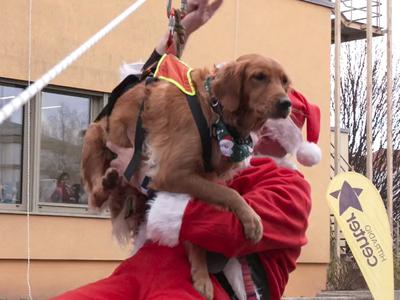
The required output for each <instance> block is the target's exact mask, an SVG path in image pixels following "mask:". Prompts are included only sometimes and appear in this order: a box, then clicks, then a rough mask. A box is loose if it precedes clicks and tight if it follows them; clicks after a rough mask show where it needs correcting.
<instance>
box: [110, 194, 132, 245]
mask: <svg viewBox="0 0 400 300" xmlns="http://www.w3.org/2000/svg"><path fill="white" fill-rule="evenodd" d="M134 201H135V199H132V197H130V196H129V197H127V198H126V199H125V201H124V205H123V207H122V210H121V211H120V212H119V213H118V215H117V216H111V223H112V233H113V236H114V237H115V239H116V240H117V242H118V243H119V244H120V245H127V244H129V243H130V242H131V241H132V237H133V232H134V230H135V221H134V216H132V215H131V216H129V217H127V216H128V215H129V214H130V210H131V209H132V202H134Z"/></svg>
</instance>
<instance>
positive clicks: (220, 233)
mask: <svg viewBox="0 0 400 300" xmlns="http://www.w3.org/2000/svg"><path fill="white" fill-rule="evenodd" d="M289 98H290V99H291V101H292V107H293V108H292V113H291V115H290V117H289V118H287V119H285V120H275V121H272V122H270V121H268V122H267V123H266V124H265V126H264V127H263V129H262V130H261V132H260V133H259V135H258V136H257V138H258V141H257V143H256V145H255V147H254V151H255V156H254V157H253V158H252V159H251V161H250V166H248V167H247V168H245V169H243V170H241V171H240V172H239V173H238V174H237V175H236V176H235V177H234V178H233V179H232V180H231V181H230V182H229V183H228V186H229V187H231V188H233V189H235V190H236V191H238V192H239V193H240V194H241V195H242V196H243V198H244V200H245V201H246V202H247V203H248V204H249V205H250V206H251V207H252V208H253V209H254V210H255V212H257V213H258V215H259V216H260V217H261V219H262V224H263V228H264V232H263V237H262V239H261V241H260V242H258V243H256V244H253V243H251V242H250V241H249V240H247V239H246V238H245V236H244V233H243V227H242V224H241V223H240V221H239V220H238V219H237V218H236V216H235V215H234V214H233V213H232V212H230V211H224V210H222V209H220V208H218V207H216V206H213V205H209V204H207V203H205V202H203V201H201V200H197V199H191V198H190V196H188V195H182V194H171V193H165V192H159V193H157V194H156V196H155V198H154V199H153V200H152V201H151V207H150V209H149V212H148V217H147V224H143V225H142V226H141V229H140V231H139V234H138V236H137V237H136V240H135V254H134V255H133V256H132V257H130V258H128V259H126V260H125V261H123V262H122V263H121V264H120V265H119V266H118V267H117V268H116V270H115V271H114V272H113V273H112V274H111V275H110V276H109V277H107V278H105V279H102V280H100V281H97V282H95V283H92V284H89V285H86V286H84V287H81V288H78V289H76V290H74V291H70V292H67V293H65V294H63V295H61V296H59V297H57V298H55V299H58V300H61V299H62V300H66V299H74V300H80V299H98V300H100V299H120V300H123V299H137V300H140V299H178V300H179V299H182V300H184V299H185V300H186V299H202V296H201V295H200V294H199V293H198V292H197V291H196V290H195V289H194V287H193V285H192V280H191V274H190V264H189V261H188V258H187V255H186V251H185V248H184V246H183V242H184V241H189V242H191V243H193V244H196V245H199V246H201V247H202V248H204V249H206V250H207V251H209V252H210V255H209V270H210V271H211V272H212V273H214V274H212V275H211V278H212V282H213V288H214V299H216V300H227V299H271V300H275V299H276V300H277V299H280V298H281V297H282V295H283V293H284V290H285V286H286V284H287V282H288V277H289V273H290V272H292V271H293V270H294V269H295V267H296V261H297V259H298V257H299V255H300V252H301V248H302V246H304V245H305V244H306V242H307V238H306V235H305V232H306V229H307V224H308V221H307V220H308V216H309V213H310V209H311V198H310V186H309V184H308V182H307V181H306V180H305V179H304V177H303V175H302V174H301V173H300V172H298V171H297V170H295V169H294V166H295V165H294V164H293V163H289V162H288V156H290V155H296V158H297V160H298V161H299V162H300V163H302V164H304V165H307V166H311V165H314V164H316V163H318V162H319V160H320V158H321V153H320V150H319V148H318V146H317V145H316V144H315V143H316V142H317V140H318V135H319V122H320V114H319V109H318V107H317V106H316V105H313V104H311V103H309V102H308V101H307V100H306V98H305V97H304V96H303V95H301V94H300V93H299V92H298V91H295V90H293V91H292V92H291V93H290V95H289ZM305 123H307V130H306V132H307V142H304V141H303V140H302V135H301V131H300V130H301V128H302V127H303V125H304V124H305ZM108 146H109V147H110V148H111V150H112V151H113V152H115V153H116V154H117V155H118V157H117V159H115V160H114V161H113V163H112V164H113V166H114V167H116V168H117V169H119V170H120V171H121V173H122V172H123V171H124V170H125V168H126V166H127V164H128V162H129V161H130V158H131V157H132V153H133V149H130V148H120V147H117V146H116V145H112V144H108Z"/></svg>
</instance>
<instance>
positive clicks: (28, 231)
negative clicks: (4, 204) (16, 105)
mask: <svg viewBox="0 0 400 300" xmlns="http://www.w3.org/2000/svg"><path fill="white" fill-rule="evenodd" d="M28 26H29V27H28V87H29V86H30V85H31V74H32V69H31V65H32V0H29V24H28ZM26 116H27V118H26V122H27V123H26V124H27V125H28V126H26V125H25V128H26V136H27V139H26V141H27V142H26V144H27V145H26V148H27V149H28V151H26V153H27V155H26V164H27V166H28V167H27V171H26V201H27V204H26V235H27V241H26V243H27V254H26V255H27V268H26V283H27V286H28V296H29V299H30V300H32V299H33V297H32V286H31V226H30V224H31V222H30V221H31V220H30V211H31V205H30V204H31V197H30V195H31V193H30V185H31V183H30V174H29V173H30V163H31V162H30V160H31V159H30V157H31V147H30V139H31V135H30V127H31V124H30V119H31V106H30V103H28V105H27V106H26Z"/></svg>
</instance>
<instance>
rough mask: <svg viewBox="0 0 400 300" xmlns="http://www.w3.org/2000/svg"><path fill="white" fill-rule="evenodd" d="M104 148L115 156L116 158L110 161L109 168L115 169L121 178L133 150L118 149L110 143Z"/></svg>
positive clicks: (118, 147)
mask: <svg viewBox="0 0 400 300" xmlns="http://www.w3.org/2000/svg"><path fill="white" fill-rule="evenodd" d="M106 146H107V148H108V149H110V151H111V152H113V153H115V154H116V155H117V157H116V158H114V159H113V160H112V161H111V163H110V166H111V167H112V168H115V169H116V170H117V171H118V174H119V175H120V176H123V174H124V172H125V170H126V167H127V166H128V164H129V162H130V161H131V159H132V156H133V152H134V149H133V148H125V147H120V146H118V145H115V144H113V143H111V142H110V141H107V143H106Z"/></svg>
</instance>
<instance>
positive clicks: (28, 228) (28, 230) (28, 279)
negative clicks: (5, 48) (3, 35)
mask: <svg viewBox="0 0 400 300" xmlns="http://www.w3.org/2000/svg"><path fill="white" fill-rule="evenodd" d="M28 26H29V28H28V87H29V86H30V85H31V74H32V68H31V65H32V0H29V24H28ZM30 108H31V106H30V103H28V105H27V106H26V116H27V120H26V121H27V124H28V126H26V134H27V137H28V138H27V140H26V141H27V145H26V146H27V149H28V151H27V157H26V164H27V166H28V168H27V172H26V173H27V174H26V187H27V191H26V195H27V197H26V199H27V207H26V235H27V241H26V243H27V254H26V255H27V268H26V283H27V286H28V296H29V299H30V300H32V299H33V298H32V286H31V226H30V224H31V222H30V210H31V206H30V202H31V201H30V157H31V149H30V136H31V135H30V118H31V109H30ZM0 123H1V122H0Z"/></svg>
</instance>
